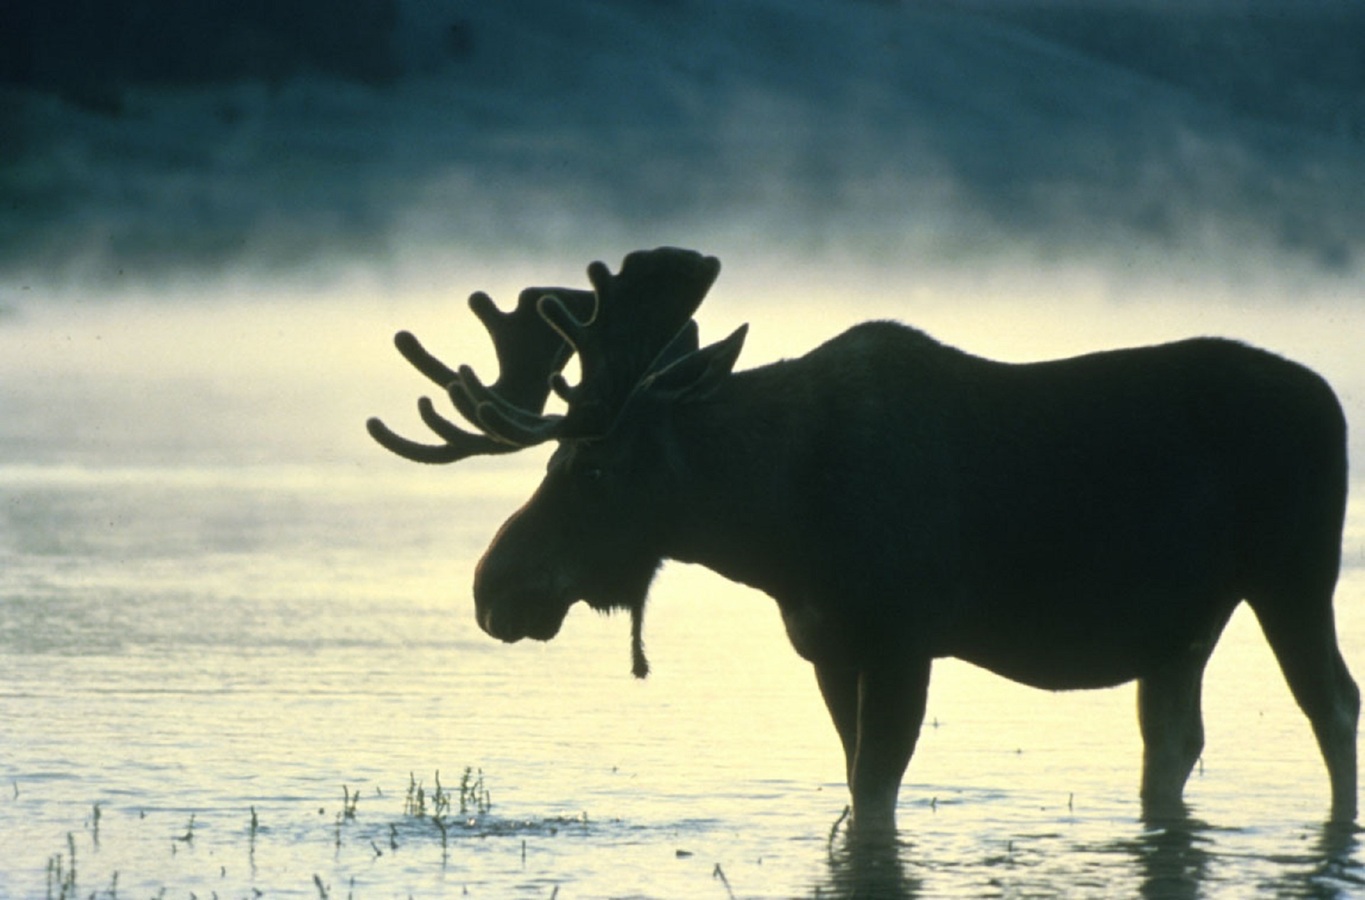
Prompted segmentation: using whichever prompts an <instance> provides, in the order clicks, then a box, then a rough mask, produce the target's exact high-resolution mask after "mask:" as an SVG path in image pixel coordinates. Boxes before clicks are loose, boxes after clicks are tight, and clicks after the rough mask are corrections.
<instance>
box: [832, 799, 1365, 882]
mask: <svg viewBox="0 0 1365 900" xmlns="http://www.w3.org/2000/svg"><path fill="white" fill-rule="evenodd" d="M837 828H838V826H837V825H836V830H837ZM1359 834H1360V830H1359V828H1357V827H1356V826H1347V827H1342V826H1334V825H1331V824H1328V825H1324V826H1323V827H1322V829H1321V831H1320V832H1319V833H1318V834H1317V835H1316V839H1314V840H1311V841H1309V840H1308V838H1309V837H1310V835H1302V840H1303V842H1302V843H1297V842H1296V844H1294V845H1292V846H1284V847H1283V848H1282V852H1276V853H1270V854H1264V847H1265V845H1264V844H1263V843H1258V845H1257V848H1256V849H1249V850H1248V851H1247V852H1245V853H1239V852H1234V853H1232V854H1229V852H1228V846H1227V844H1228V842H1229V841H1231V842H1232V843H1237V842H1238V839H1239V838H1240V837H1253V838H1254V837H1256V835H1254V834H1251V833H1245V832H1240V831H1238V830H1236V829H1231V830H1230V829H1226V828H1220V827H1216V826H1212V825H1209V824H1208V823H1206V822H1204V821H1202V820H1200V819H1197V818H1194V817H1192V816H1191V815H1189V812H1188V809H1187V810H1186V811H1185V812H1183V813H1177V814H1174V815H1166V816H1163V817H1160V818H1157V817H1150V816H1149V817H1147V818H1144V820H1143V821H1142V823H1141V830H1140V832H1139V833H1138V834H1137V835H1136V836H1134V837H1132V838H1128V839H1124V840H1121V841H1117V842H1114V843H1108V842H1102V843H1099V844H1089V845H1087V844H1085V843H1082V844H1073V845H1071V846H1069V847H1063V846H1061V845H1057V844H1054V845H1053V846H1052V847H1051V848H1049V849H1048V850H1047V851H1046V852H1045V853H1044V854H1042V857H1041V858H1039V857H1035V858H1034V859H1033V860H1032V861H1028V860H1027V859H1026V858H1025V857H1024V856H1023V855H1015V854H1014V853H1013V852H1012V853H1011V855H1010V857H1009V865H1008V866H1007V867H1006V868H1005V869H1002V868H1000V863H1001V862H1002V858H1001V857H988V858H983V859H982V861H981V863H980V865H982V866H986V867H988V868H989V869H990V873H989V875H988V876H987V877H984V878H981V879H978V880H976V883H977V884H978V885H980V884H991V885H993V886H995V887H996V888H1000V887H1006V888H1009V887H1011V886H1012V887H1013V888H1015V889H1018V890H1021V891H1022V892H1024V893H1028V892H1029V890H1031V889H1034V888H1036V889H1038V890H1041V891H1044V892H1047V891H1051V890H1054V889H1056V888H1057V887H1058V886H1059V885H1065V884H1067V883H1068V882H1071V883H1072V886H1073V887H1076V888H1082V887H1084V888H1091V887H1096V884H1095V882H1093V881H1090V880H1089V879H1088V878H1087V877H1086V875H1085V874H1084V873H1086V872H1087V871H1094V870H1095V869H1094V867H1093V866H1092V865H1091V862H1093V858H1094V857H1095V856H1097V855H1098V856H1099V857H1100V858H1101V859H1104V860H1108V861H1105V862H1102V863H1100V865H1099V867H1098V868H1099V869H1100V870H1101V871H1103V872H1104V876H1103V878H1104V883H1105V884H1107V885H1108V887H1107V888H1106V890H1113V891H1115V892H1117V893H1123V894H1130V895H1136V896H1139V897H1144V898H1154V900H1156V898H1159V900H1184V898H1197V897H1204V896H1208V895H1210V893H1214V894H1217V893H1219V892H1220V889H1228V888H1231V889H1233V890H1234V891H1235V892H1238V893H1240V892H1243V891H1245V892H1248V893H1267V894H1272V895H1274V896H1277V897H1300V898H1312V900H1345V898H1349V897H1359V896H1362V895H1363V894H1365V864H1362V862H1361V860H1360V858H1359V856H1358V851H1359V849H1360V841H1359V837H1358V835H1359ZM925 850H926V848H924V847H921V848H920V850H919V852H920V853H924V852H925ZM915 854H916V851H915V850H914V845H913V844H911V843H910V842H909V841H908V840H906V839H905V838H904V837H903V836H897V835H888V834H876V835H866V834H858V833H857V832H856V831H849V830H845V831H842V832H839V833H837V834H836V833H833V832H832V833H831V836H830V843H829V855H828V861H827V862H828V871H827V874H826V876H825V877H824V878H823V879H822V880H820V881H819V882H817V883H816V884H815V885H814V886H813V887H812V889H811V892H810V893H811V895H812V896H816V897H839V898H891V900H896V898H916V897H921V896H932V895H934V894H935V893H936V891H937V890H938V889H939V888H940V887H942V885H939V886H936V885H935V884H934V882H933V880H932V878H933V874H934V873H935V872H936V871H937V870H939V868H940V863H941V865H944V866H947V867H948V868H950V869H953V870H954V871H955V872H956V874H957V875H959V876H960V875H961V874H962V873H963V868H962V865H961V864H962V860H961V859H954V860H951V861H948V860H942V861H940V863H935V861H933V860H930V859H923V860H918V861H917V860H916V859H915ZM1116 856H1117V857H1118V858H1119V859H1121V860H1122V862H1121V863H1119V864H1118V865H1115V864H1114V862H1113V860H1114V858H1115V857H1116ZM1088 858H1089V860H1090V861H1087V859H1088ZM917 865H918V866H921V869H920V872H919V873H918V874H911V868H912V867H913V866H917ZM968 868H976V867H968ZM978 874H985V873H978ZM925 876H928V877H929V878H930V880H929V881H928V883H926V877H925ZM968 880H969V881H971V880H973V879H970V878H969V879H968ZM1006 893H1007V894H1008V893H1010V891H1009V890H1008V889H1007V890H1006Z"/></svg>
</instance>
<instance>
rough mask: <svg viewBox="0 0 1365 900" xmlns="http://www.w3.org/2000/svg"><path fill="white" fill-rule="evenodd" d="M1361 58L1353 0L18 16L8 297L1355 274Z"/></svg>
mask: <svg viewBox="0 0 1365 900" xmlns="http://www.w3.org/2000/svg"><path fill="white" fill-rule="evenodd" d="M1362 48H1365V8H1362V6H1361V4H1359V3H1356V2H1351V0H1293V2H1289V0H1278V2H1272V0H1192V2H1167V0H1094V2H1080V0H1075V2H1071V0H925V2H905V3H895V2H872V0H842V2H838V0H651V2H633V0H631V2H628V0H597V2H591V0H584V2H574V3H564V2H558V0H517V2H499V3H487V2H462V0H446V2H438V0H356V2H352V3H347V4H344V5H342V6H337V5H336V4H332V3H325V2H319V0H278V2H240V0H231V2H229V0H221V2H220V0H214V2H201V3H195V4H184V3H180V2H176V0H122V2H107V0H41V2H39V0H9V2H7V3H5V4H3V5H0V285H3V288H0V289H2V290H3V291H4V292H5V294H4V297H3V300H4V302H6V303H9V304H11V305H12V304H14V303H17V302H19V301H20V299H21V298H16V297H15V291H16V290H20V289H22V286H25V285H28V286H36V285H47V286H62V287H73V288H79V289H81V290H82V291H83V292H84V293H86V294H87V295H88V296H89V297H90V298H91V299H95V298H97V297H99V296H101V295H104V294H107V293H111V292H117V291H118V290H120V288H119V285H121V284H122V285H126V284H128V283H129V282H134V283H141V282H146V281H157V280H164V279H167V278H171V279H184V278H189V279H192V280H202V279H204V278H213V277H215V276H218V275H221V274H222V273H225V272H231V273H240V272H241V271H243V270H246V271H257V272H266V273H269V274H270V275H272V276H273V275H283V276H286V277H290V278H294V277H297V278H299V279H302V280H303V282H304V283H315V282H316V281H317V280H319V279H328V278H331V279H335V278H337V277H338V275H339V273H341V272H342V271H343V270H346V271H354V270H356V269H360V270H363V271H365V272H367V273H377V274H378V276H379V277H381V278H382V279H386V280H388V282H387V283H390V284H393V283H395V282H394V281H392V279H395V278H397V279H398V280H399V281H400V282H401V281H402V280H403V279H408V278H411V277H413V275H414V273H420V272H423V271H425V270H426V269H427V267H429V266H430V265H432V264H433V263H434V262H436V261H439V260H440V259H442V258H446V257H447V256H448V255H449V254H451V253H466V254H469V255H474V256H479V257H481V258H485V259H487V258H490V257H506V258H510V259H513V260H517V261H522V260H525V259H528V258H534V257H536V255H537V254H544V255H550V254H553V255H555V256H559V257H565V258H571V259H574V260H581V261H582V262H586V260H587V259H588V258H592V257H594V256H599V255H600V256H607V257H609V258H616V257H619V255H620V254H621V253H624V252H625V251H626V250H629V249H633V248H634V247H637V246H648V245H651V244H653V243H658V242H663V241H667V242H671V243H683V244H689V243H690V244H703V245H704V246H702V247H701V249H705V250H707V251H709V252H715V253H718V254H719V255H721V256H722V258H724V259H726V260H727V262H728V261H729V260H730V259H731V258H734V257H736V256H737V255H744V254H752V255H754V256H757V257H760V258H765V259H769V260H771V259H773V258H785V259H789V260H796V261H806V262H810V261H838V260H841V259H847V258H852V259H853V260H855V261H858V262H863V263H866V262H873V263H877V264H886V263H888V262H893V263H896V264H898V265H904V266H907V267H909V268H915V267H930V266H943V265H949V266H956V265H959V264H962V263H966V264H968V265H979V264H981V263H982V262H983V261H984V262H990V263H999V262H1001V261H1002V260H1003V261H1006V262H1009V263H1015V262H1018V263H1022V264H1024V265H1025V266H1030V267H1039V266H1043V267H1045V266H1048V265H1055V264H1059V263H1061V264H1074V263H1076V262H1077V261H1081V262H1083V263H1085V264H1087V265H1088V264H1091V263H1095V262H1099V263H1101V264H1103V265H1105V266H1106V267H1109V268H1113V269H1118V270H1131V269H1133V268H1135V267H1141V268H1147V269H1151V268H1156V269H1159V270H1161V271H1164V272H1170V271H1172V270H1179V271H1183V272H1186V273H1188V272H1192V271H1198V272H1200V273H1202V274H1203V276H1204V277H1212V278H1213V279H1215V280H1220V279H1221V280H1226V279H1233V280H1239V281H1245V280H1248V279H1255V278H1256V277H1259V276H1260V275H1263V274H1265V272H1266V271H1267V270H1268V271H1270V272H1272V273H1281V277H1282V275H1283V273H1284V272H1286V271H1287V270H1288V271H1291V272H1292V273H1293V275H1292V276H1291V277H1299V276H1300V275H1301V274H1303V273H1313V274H1315V275H1316V274H1326V275H1330V276H1332V277H1334V278H1350V279H1355V278H1358V276H1359V274H1360V270H1361V251H1362V245H1363V244H1365V203H1362V202H1361V198H1362V197H1365V49H1362ZM582 262H578V263H577V264H578V265H580V266H581V264H582ZM1249 268H1250V269H1252V270H1254V271H1251V272H1249V271H1248V269H1249ZM417 277H419V278H420V277H421V276H420V275H418V276H417Z"/></svg>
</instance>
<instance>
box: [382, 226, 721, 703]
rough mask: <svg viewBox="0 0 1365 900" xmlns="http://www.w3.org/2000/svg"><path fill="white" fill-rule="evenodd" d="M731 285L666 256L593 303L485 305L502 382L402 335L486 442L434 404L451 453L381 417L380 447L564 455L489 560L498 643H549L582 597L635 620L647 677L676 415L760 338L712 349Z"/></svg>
mask: <svg viewBox="0 0 1365 900" xmlns="http://www.w3.org/2000/svg"><path fill="white" fill-rule="evenodd" d="M719 273H720V261H719V260H717V259H715V258H714V257H709V256H702V255H701V254H698V253H695V252H693V251H689V250H680V249H675V248H660V249H657V250H652V251H640V252H636V253H632V254H630V255H629V256H627V257H626V258H625V261H624V262H623V263H622V265H621V269H620V271H619V272H618V273H617V274H615V275H613V274H612V273H611V272H610V271H609V270H608V269H607V267H606V265H604V264H603V263H601V262H595V263H593V264H592V265H590V266H588V280H589V282H590V283H591V284H592V290H591V291H582V290H574V289H569V288H527V289H526V290H524V291H522V292H521V294H520V296H519V297H518V299H517V305H516V307H515V309H513V310H512V311H511V312H502V311H500V310H499V309H498V308H497V307H496V306H495V304H494V303H493V301H492V300H491V299H490V298H489V297H488V295H487V294H484V293H481V292H479V293H475V294H473V295H472V296H471V297H470V298H469V306H470V309H471V310H472V311H473V312H474V315H475V316H476V317H477V318H478V319H479V321H480V322H482V323H483V325H484V327H485V328H486V329H487V331H488V333H489V335H490V337H491V338H492V340H493V345H494V350H495V353H496V356H497V360H498V368H499V372H498V378H497V380H496V381H495V382H494V383H493V384H492V385H485V384H484V383H483V381H481V380H480V379H479V378H478V376H476V375H475V374H474V371H473V370H472V369H471V368H470V367H469V366H460V367H459V369H458V370H454V369H451V368H449V367H447V366H446V365H445V364H444V363H442V362H441V361H439V360H438V359H436V358H435V357H434V356H432V355H431V354H430V353H428V352H427V351H426V350H425V349H424V348H423V347H422V345H421V344H420V343H419V342H418V341H417V339H416V338H415V337H413V336H412V335H411V334H409V333H408V332H400V333H399V334H398V335H397V336H396V337H395V339H394V343H395V345H396V346H397V347H398V351H399V352H400V353H402V354H403V356H404V357H405V358H406V359H407V360H408V361H409V362H410V363H412V365H413V366H415V367H416V368H417V369H418V371H420V372H421V373H422V374H423V375H425V376H427V377H428V378H429V379H431V380H432V381H433V382H435V383H436V384H438V385H440V386H441V387H442V388H443V389H444V390H445V392H446V395H447V396H448V397H449V398H450V401H451V403H452V404H453V405H454V407H455V409H456V410H458V411H459V413H460V414H461V415H462V416H463V417H464V418H465V419H466V420H467V421H468V422H469V423H470V424H471V425H472V426H474V427H475V428H477V429H478V430H477V432H470V431H467V430H465V429H463V428H461V427H460V426H458V425H456V424H455V423H453V422H451V421H450V420H448V419H446V418H444V417H443V416H442V415H441V414H439V413H438V412H437V411H436V409H435V406H434V405H433V403H432V402H431V400H430V399H428V398H426V397H423V398H421V400H419V401H418V408H419V411H420V413H421V417H422V420H423V421H424V422H425V423H426V424H427V426H428V427H430V428H431V430H432V431H433V432H434V433H435V434H436V435H437V436H438V437H440V438H441V439H442V441H443V443H441V444H438V445H431V444H421V443H417V442H414V441H411V440H408V439H406V438H403V437H401V436H399V435H397V434H395V433H394V432H393V431H391V430H390V429H389V428H388V427H387V426H385V425H384V423H383V422H381V421H379V420H378V419H370V420H369V422H368V423H367V424H368V428H369V432H370V434H371V435H372V436H373V437H374V438H375V440H377V441H378V442H379V443H380V444H382V445H383V446H384V447H386V448H387V449H389V450H391V451H392V452H394V453H397V454H398V455H400V456H403V457H405V458H407V459H410V460H413V461H415V462H422V463H452V462H457V461H459V460H462V459H466V458H468V457H471V456H478V455H487V454H498V453H510V452H514V451H516V450H520V449H522V448H525V447H531V446H534V445H537V444H541V443H545V442H547V441H556V442H558V445H559V446H558V449H557V450H556V451H555V453H554V454H553V455H552V456H551V458H550V462H549V465H548V468H547V473H546V476H545V479H544V481H543V482H542V483H541V485H540V487H539V489H538V490H537V491H536V492H535V494H534V495H533V496H532V497H531V499H530V500H529V501H528V502H527V503H526V505H525V506H523V507H522V508H521V509H520V510H519V511H518V512H516V513H515V514H514V515H513V516H512V517H511V518H510V519H509V520H508V521H507V522H506V523H505V524H504V525H503V526H502V528H501V530H499V532H498V534H497V536H496V537H495V538H494V540H493V543H492V544H491V545H490V546H489V548H488V550H487V551H486V552H485V553H484V556H483V558H482V559H481V560H480V561H479V564H478V567H477V569H476V573H475V578H474V602H475V610H476V614H477V617H478V622H479V625H480V627H482V628H483V630H484V631H486V632H487V633H488V634H490V635H492V636H493V637H496V638H499V639H501V640H504V641H509V642H511V641H517V640H520V639H522V638H526V637H529V638H535V639H537V640H549V639H550V638H553V637H554V636H555V635H556V634H558V632H559V629H560V627H561V626H562V624H563V622H564V618H565V616H566V615H567V614H568V611H569V608H570V607H571V606H572V605H573V604H574V603H576V602H578V601H580V600H582V601H585V602H587V603H588V605H589V606H591V607H593V608H594V609H597V610H600V611H612V610H627V611H629V612H630V614H631V639H632V659H633V671H634V673H635V675H636V677H640V678H643V677H644V676H645V675H646V674H648V671H649V666H648V663H647V662H646V660H645V656H644V648H643V641H642V637H641V629H642V622H643V613H644V605H645V599H646V596H647V594H648V590H649V585H650V583H651V581H652V580H653V578H654V574H655V572H656V571H657V570H658V568H659V565H660V563H661V562H662V558H663V554H662V551H661V549H660V548H661V546H662V535H661V531H662V529H663V528H664V527H665V525H664V522H665V520H666V516H664V515H662V513H663V512H664V510H665V509H666V508H667V507H668V505H669V496H670V491H671V486H670V479H669V477H668V467H667V465H666V461H667V459H668V457H669V453H668V448H667V446H665V443H666V440H667V438H666V422H667V419H668V413H669V409H670V407H672V406H673V405H675V404H679V403H687V402H689V401H692V400H697V399H701V398H704V397H706V396H708V395H709V394H710V393H711V392H712V391H714V390H715V389H716V387H717V386H718V385H719V383H720V382H721V381H722V380H723V379H724V378H725V377H726V376H728V375H729V374H730V371H731V369H732V368H733V367H734V365H735V361H736V359H737V358H738V356H739V352H740V349H741V348H742V346H743V343H744V337H745V333H746V329H747V326H742V327H740V328H739V329H738V330H736V331H735V332H734V333H733V334H732V335H730V336H729V337H728V338H726V339H725V340H723V341H720V342H718V343H715V344H712V345H710V346H707V347H700V346H699V342H698V334H697V326H696V323H695V322H694V321H693V320H692V316H693V314H694V313H695V312H696V310H697V307H698V306H700V304H701V301H702V300H703V299H704V298H705V296H706V293H707V291H708V290H709V289H710V288H711V285H712V284H713V283H714V282H715V280H716V276H717V275H718V274H719ZM575 354H577V356H578V363H579V370H580V373H581V374H580V379H579V382H578V383H577V384H576V385H572V386H571V385H569V384H568V382H567V381H566V380H565V378H564V377H563V375H562V374H561V370H562V369H563V368H564V366H565V365H566V364H567V362H568V361H569V359H570V358H571V357H572V356H573V355H575ZM551 392H554V393H555V394H556V395H557V396H558V397H559V398H560V399H561V400H563V401H564V404H565V411H564V412H563V413H556V414H547V413H546V412H545V406H546V403H547V401H548V400H549V396H550V393H551Z"/></svg>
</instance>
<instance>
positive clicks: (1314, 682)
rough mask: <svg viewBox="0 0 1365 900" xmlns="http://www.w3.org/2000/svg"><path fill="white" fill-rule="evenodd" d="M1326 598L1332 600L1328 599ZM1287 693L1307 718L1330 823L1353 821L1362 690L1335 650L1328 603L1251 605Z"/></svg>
mask: <svg viewBox="0 0 1365 900" xmlns="http://www.w3.org/2000/svg"><path fill="white" fill-rule="evenodd" d="M1327 596H1328V597H1329V598H1330V596H1331V593H1330V591H1329V592H1328V594H1327ZM1252 608H1253V609H1255V610H1256V615H1257V618H1258V619H1260V622H1261V630H1262V631H1263V632H1265V636H1266V640H1267V641H1269V643H1270V647H1271V649H1272V650H1273V651H1274V653H1275V658H1276V660H1277V661H1278V662H1279V664H1280V670H1281V671H1282V672H1283V673H1284V677H1285V680H1286V681H1287V682H1288V683H1289V690H1290V692H1291V693H1292V694H1293V695H1294V700H1295V701H1296V702H1297V703H1298V705H1299V708H1300V709H1302V710H1303V712H1304V715H1306V716H1307V717H1308V721H1309V723H1310V724H1311V725H1312V727H1313V734H1314V736H1315V737H1316V738H1317V741H1318V748H1319V749H1320V750H1321V751H1322V758H1323V761H1324V762H1325V763H1326V764H1327V774H1328V777H1329V779H1330V781H1331V786H1332V821H1334V822H1352V821H1354V820H1355V817H1356V722H1357V720H1358V719H1359V717H1360V690H1359V689H1358V688H1357V687H1356V683H1355V681H1354V680H1352V678H1351V673H1350V672H1349V671H1348V670H1347V668H1346V661H1345V660H1343V659H1342V657H1341V651H1340V649H1339V648H1338V647H1337V639H1336V626H1335V623H1334V622H1333V619H1332V609H1331V605H1330V600H1329V602H1327V603H1323V604H1321V605H1320V606H1317V607H1313V606H1305V607H1300V608H1297V609H1286V608H1285V607H1284V606H1282V605H1281V606H1277V607H1274V608H1268V607H1266V606H1265V605H1263V604H1257V603H1256V602H1254V601H1253V602H1252Z"/></svg>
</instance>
